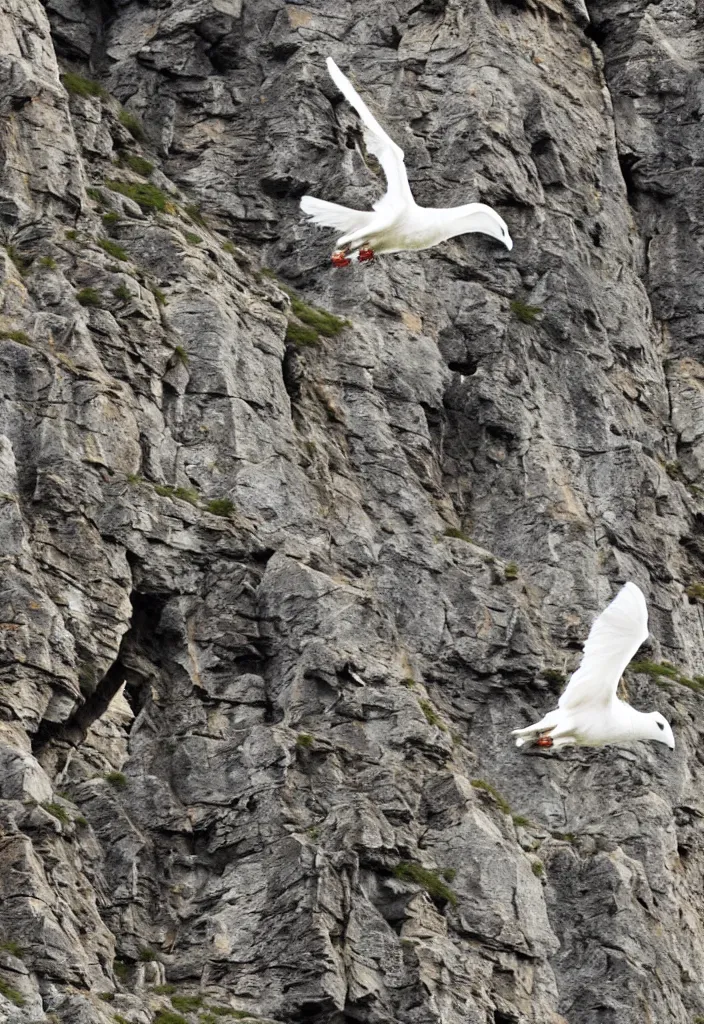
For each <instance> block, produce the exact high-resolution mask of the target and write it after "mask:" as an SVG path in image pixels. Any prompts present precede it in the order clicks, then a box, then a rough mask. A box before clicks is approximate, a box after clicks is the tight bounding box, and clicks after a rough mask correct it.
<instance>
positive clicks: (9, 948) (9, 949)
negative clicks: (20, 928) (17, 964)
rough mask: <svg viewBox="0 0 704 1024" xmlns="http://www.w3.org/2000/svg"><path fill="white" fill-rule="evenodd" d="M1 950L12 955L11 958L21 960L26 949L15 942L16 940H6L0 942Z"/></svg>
mask: <svg viewBox="0 0 704 1024" xmlns="http://www.w3.org/2000/svg"><path fill="white" fill-rule="evenodd" d="M0 949H1V950H4V951H5V952H6V953H10V955H11V956H14V957H17V959H18V960H21V959H22V957H23V956H24V949H23V947H22V946H20V944H19V942H15V940H14V939H5V940H4V942H0Z"/></svg>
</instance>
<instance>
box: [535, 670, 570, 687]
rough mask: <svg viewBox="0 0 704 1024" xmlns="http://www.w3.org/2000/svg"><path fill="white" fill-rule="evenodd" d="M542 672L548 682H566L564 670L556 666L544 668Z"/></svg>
mask: <svg viewBox="0 0 704 1024" xmlns="http://www.w3.org/2000/svg"><path fill="white" fill-rule="evenodd" d="M540 674H541V676H542V677H543V679H546V680H547V682H548V683H564V681H565V680H566V678H567V676H566V675H565V673H564V672H559V671H558V670H557V669H556V668H544V669H543V671H542V672H541V673H540Z"/></svg>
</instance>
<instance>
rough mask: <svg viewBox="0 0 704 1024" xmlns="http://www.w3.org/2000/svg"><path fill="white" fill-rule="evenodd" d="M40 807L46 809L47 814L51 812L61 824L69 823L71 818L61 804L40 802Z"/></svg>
mask: <svg viewBox="0 0 704 1024" xmlns="http://www.w3.org/2000/svg"><path fill="white" fill-rule="evenodd" d="M42 807H43V808H44V810H45V811H48V812H49V814H53V816H54V817H55V818H56V819H58V821H60V822H61V824H62V825H70V824H71V819H70V817H69V815H68V812H67V811H66V810H65V809H64V808H63V807H62V806H61V804H52V803H45V804H42Z"/></svg>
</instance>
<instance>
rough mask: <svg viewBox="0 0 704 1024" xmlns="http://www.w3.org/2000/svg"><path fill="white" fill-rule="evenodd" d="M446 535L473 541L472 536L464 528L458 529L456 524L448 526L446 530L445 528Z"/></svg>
mask: <svg viewBox="0 0 704 1024" xmlns="http://www.w3.org/2000/svg"><path fill="white" fill-rule="evenodd" d="M443 536H444V537H452V538H453V539H454V540H463V541H465V542H466V543H467V544H471V543H472V538H471V537H468V536H467V534H466V533H464V532H463V531H462V530H458V529H457V527H456V526H448V527H447V529H446V530H443Z"/></svg>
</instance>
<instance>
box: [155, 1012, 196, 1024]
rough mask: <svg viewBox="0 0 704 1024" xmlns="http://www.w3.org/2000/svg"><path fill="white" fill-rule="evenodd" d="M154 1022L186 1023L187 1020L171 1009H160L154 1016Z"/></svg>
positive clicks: (168, 1023)
mask: <svg viewBox="0 0 704 1024" xmlns="http://www.w3.org/2000/svg"><path fill="white" fill-rule="evenodd" d="M154 1024H188V1021H187V1020H186V1018H185V1017H182V1016H181V1014H180V1013H174V1012H173V1010H160V1011H159V1013H157V1015H156V1017H155V1018H154Z"/></svg>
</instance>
